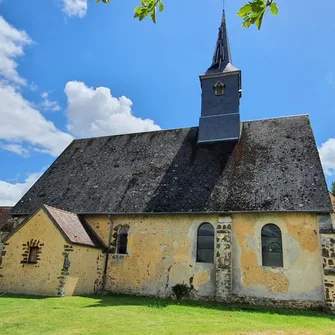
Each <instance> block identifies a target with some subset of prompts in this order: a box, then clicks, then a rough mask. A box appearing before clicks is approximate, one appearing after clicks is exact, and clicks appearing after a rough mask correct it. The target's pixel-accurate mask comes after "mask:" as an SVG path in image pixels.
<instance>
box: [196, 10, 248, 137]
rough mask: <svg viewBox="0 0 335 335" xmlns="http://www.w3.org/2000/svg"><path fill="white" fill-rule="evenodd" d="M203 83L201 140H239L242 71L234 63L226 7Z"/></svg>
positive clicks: (201, 77) (199, 135)
mask: <svg viewBox="0 0 335 335" xmlns="http://www.w3.org/2000/svg"><path fill="white" fill-rule="evenodd" d="M200 83H201V90H202V99H201V117H200V121H199V133H198V143H214V142H225V141H238V139H239V138H240V111H239V105H240V98H241V92H242V90H241V71H240V70H239V69H237V68H236V67H234V66H233V65H232V60H231V54H230V47H229V40H228V34H227V25H226V15H225V11H223V13H222V19H221V24H220V27H219V34H218V38H217V41H216V46H215V51H214V55H213V60H212V65H211V66H210V67H209V68H208V69H207V71H206V72H205V73H204V74H203V75H201V76H200Z"/></svg>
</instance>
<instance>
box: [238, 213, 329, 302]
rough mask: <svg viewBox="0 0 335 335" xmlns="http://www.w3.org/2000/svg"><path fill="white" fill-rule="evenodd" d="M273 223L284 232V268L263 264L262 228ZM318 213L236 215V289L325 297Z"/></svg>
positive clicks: (249, 293) (250, 293) (243, 292)
mask: <svg viewBox="0 0 335 335" xmlns="http://www.w3.org/2000/svg"><path fill="white" fill-rule="evenodd" d="M268 223H273V224H275V225H277V226H278V227H279V228H280V229H281V232H282V242H283V262H284V266H283V267H282V268H271V267H263V266H262V250H261V229H262V227H263V226H264V225H265V224H268ZM320 254H321V253H320V246H319V236H318V221H317V215H315V214H304V213H273V214H266V213H262V214H235V215H233V292H234V293H236V294H238V295H246V296H257V297H266V298H277V299H301V300H320V301H322V300H324V293H323V286H322V285H323V284H322V265H321V257H320Z"/></svg>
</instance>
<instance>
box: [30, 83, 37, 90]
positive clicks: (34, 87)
mask: <svg viewBox="0 0 335 335" xmlns="http://www.w3.org/2000/svg"><path fill="white" fill-rule="evenodd" d="M29 88H30V90H31V91H33V92H35V91H37V90H38V86H37V84H35V83H34V82H31V83H30V85H29Z"/></svg>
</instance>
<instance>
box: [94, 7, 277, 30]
mask: <svg viewBox="0 0 335 335" xmlns="http://www.w3.org/2000/svg"><path fill="white" fill-rule="evenodd" d="M101 1H102V2H104V3H110V0H101ZM140 1H141V5H140V6H137V7H135V9H134V13H135V14H134V17H135V18H138V19H139V20H140V21H142V20H143V19H145V18H146V17H150V18H151V20H152V22H154V23H156V15H157V11H159V12H162V11H163V10H164V3H163V1H162V0H140ZM96 2H100V0H96ZM268 11H270V12H271V13H272V14H273V15H277V14H278V12H279V9H278V7H277V3H276V2H274V1H273V0H252V1H249V2H248V3H246V4H245V5H243V6H242V7H241V8H240V10H239V12H238V13H237V15H238V16H239V17H240V18H241V19H242V27H245V28H249V27H250V26H251V25H253V24H254V25H256V27H257V28H258V29H261V26H262V22H263V18H264V15H265V14H266V13H267V12H268Z"/></svg>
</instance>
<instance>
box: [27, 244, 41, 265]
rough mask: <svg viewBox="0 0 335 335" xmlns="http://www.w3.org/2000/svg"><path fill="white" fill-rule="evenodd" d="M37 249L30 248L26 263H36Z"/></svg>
mask: <svg viewBox="0 0 335 335" xmlns="http://www.w3.org/2000/svg"><path fill="white" fill-rule="evenodd" d="M38 249H39V248H38V247H30V249H29V256H28V263H37V255H38Z"/></svg>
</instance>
